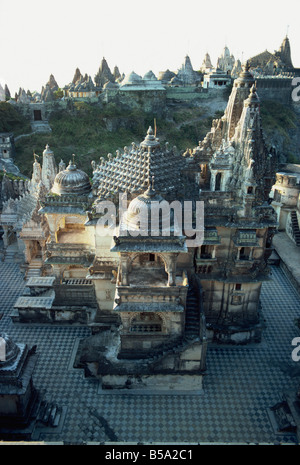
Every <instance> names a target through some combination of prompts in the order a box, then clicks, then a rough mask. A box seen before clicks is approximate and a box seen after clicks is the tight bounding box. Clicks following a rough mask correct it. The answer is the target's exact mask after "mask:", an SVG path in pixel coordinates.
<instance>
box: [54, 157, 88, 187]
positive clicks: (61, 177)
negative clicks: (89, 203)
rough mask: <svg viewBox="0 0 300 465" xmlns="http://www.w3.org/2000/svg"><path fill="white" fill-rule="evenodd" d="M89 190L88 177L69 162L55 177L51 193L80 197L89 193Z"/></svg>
mask: <svg viewBox="0 0 300 465" xmlns="http://www.w3.org/2000/svg"><path fill="white" fill-rule="evenodd" d="M90 190H91V183H90V180H89V177H88V175H87V174H86V173H85V172H84V171H81V170H79V169H77V166H76V165H75V164H74V163H72V162H71V161H70V163H69V165H68V166H67V168H66V169H65V170H63V171H60V172H59V173H58V174H57V175H56V177H55V180H54V185H53V188H52V189H51V192H52V193H54V194H58V195H63V194H68V195H70V194H73V195H82V194H87V193H89V192H90Z"/></svg>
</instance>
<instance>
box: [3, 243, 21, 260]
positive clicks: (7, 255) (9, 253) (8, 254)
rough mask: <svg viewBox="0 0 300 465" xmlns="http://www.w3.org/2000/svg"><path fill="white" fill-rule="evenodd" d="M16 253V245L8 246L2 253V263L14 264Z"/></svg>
mask: <svg viewBox="0 0 300 465" xmlns="http://www.w3.org/2000/svg"><path fill="white" fill-rule="evenodd" d="M17 253H18V246H17V245H16V244H12V245H9V246H8V247H7V248H6V250H5V251H4V263H15V261H16V256H17Z"/></svg>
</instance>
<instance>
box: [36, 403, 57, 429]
mask: <svg viewBox="0 0 300 465" xmlns="http://www.w3.org/2000/svg"><path fill="white" fill-rule="evenodd" d="M61 414H62V410H61V408H59V407H58V406H57V405H56V404H54V403H52V402H47V401H42V402H41V405H40V409H39V412H38V417H37V421H39V422H40V423H43V425H45V426H52V427H57V426H58V425H59V421H60V418H61Z"/></svg>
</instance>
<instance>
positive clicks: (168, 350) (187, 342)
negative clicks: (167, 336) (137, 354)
mask: <svg viewBox="0 0 300 465" xmlns="http://www.w3.org/2000/svg"><path fill="white" fill-rule="evenodd" d="M197 341H199V337H198V338H189V339H185V338H184V339H180V340H179V341H178V342H177V344H176V345H175V344H174V342H173V343H172V342H170V343H167V344H164V345H163V346H162V347H160V348H159V349H158V350H157V351H155V352H154V353H153V354H152V356H151V357H150V358H147V359H146V360H145V362H144V363H143V364H142V365H143V366H144V367H147V369H149V370H151V369H155V367H156V366H157V365H159V364H160V363H161V362H162V360H163V359H164V358H165V357H168V356H169V355H176V354H180V353H182V352H183V351H184V350H185V349H187V348H188V347H189V346H192V345H193V344H194V343H195V342H197Z"/></svg>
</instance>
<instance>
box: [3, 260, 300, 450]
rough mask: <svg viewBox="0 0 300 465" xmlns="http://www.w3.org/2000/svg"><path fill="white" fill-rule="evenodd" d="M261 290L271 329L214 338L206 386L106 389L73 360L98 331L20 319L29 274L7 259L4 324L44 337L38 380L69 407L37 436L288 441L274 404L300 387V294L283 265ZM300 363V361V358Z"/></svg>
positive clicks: (36, 340)
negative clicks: (181, 390) (256, 336)
mask: <svg viewBox="0 0 300 465" xmlns="http://www.w3.org/2000/svg"><path fill="white" fill-rule="evenodd" d="M272 278H273V280H272V281H270V282H267V283H264V284H263V291H262V296H261V301H262V306H263V316H264V318H265V320H266V330H265V331H264V335H263V341H262V342H261V343H260V344H253V345H251V346H243V347H224V346H218V347H216V346H209V348H208V356H207V374H206V377H205V379H204V390H203V392H201V393H200V394H197V393H191V394H189V393H188V394H178V393H176V394H153V393H152V394H136V395H135V394H132V393H131V394H130V393H124V392H122V393H120V392H119V393H114V392H111V391H109V392H105V393H101V389H99V386H98V382H97V381H95V380H87V379H85V378H84V376H83V372H82V370H78V369H73V368H72V360H73V357H74V353H75V349H76V344H77V343H78V340H79V339H80V338H84V337H86V336H88V335H90V332H89V329H88V328H86V327H79V326H70V327H67V326H60V327H58V326H29V325H21V324H13V323H12V321H11V320H10V317H9V315H8V314H9V312H10V310H11V309H12V307H13V305H14V303H15V301H16V299H17V297H18V296H19V295H20V293H21V292H22V290H23V288H24V286H25V281H24V280H23V276H22V275H21V273H20V272H19V267H18V265H17V264H14V263H7V262H4V263H3V262H1V263H0V302H1V304H0V305H1V310H0V312H3V317H2V319H1V320H0V328H1V329H2V330H4V331H5V332H7V333H8V334H9V335H10V336H11V337H12V338H13V340H14V341H15V342H20V343H27V344H28V345H29V346H30V347H31V346H32V345H35V344H37V346H38V353H39V359H38V363H37V366H36V369H35V372H34V384H35V386H36V388H37V389H39V390H46V394H45V396H46V398H47V399H48V400H52V401H55V402H56V403H57V404H58V405H59V406H61V407H64V410H65V417H64V421H63V424H62V427H61V428H59V429H55V428H53V429H52V430H51V432H49V430H48V431H44V432H42V430H40V432H39V431H38V430H37V432H36V436H35V438H34V439H35V440H40V441H47V442H57V441H59V442H64V443H66V444H68V443H71V444H83V443H85V442H106V443H109V442H125V443H126V442H134V443H136V442H144V443H154V442H156V443H160V444H161V443H166V444H174V443H176V442H177V443H178V442H179V443H188V444H192V443H199V442H200V443H249V442H250V443H253V442H254V443H271V444H274V443H275V444H278V443H285V444H293V443H295V442H296V438H295V436H294V435H289V434H285V435H281V434H276V432H275V431H274V429H273V426H272V423H271V421H270V418H269V414H268V409H269V408H270V407H271V406H273V405H274V404H276V403H277V402H278V401H280V400H281V398H282V397H281V396H282V393H283V392H284V391H286V390H290V389H292V390H296V388H297V386H298V384H299V381H300V379H299V376H292V374H293V370H294V369H295V368H296V366H297V367H298V365H297V362H293V360H292V358H291V352H292V349H293V347H292V345H291V341H292V339H293V338H294V337H297V336H299V334H298V333H297V330H296V328H295V326H294V324H293V320H294V319H295V318H296V317H299V316H300V298H299V296H298V294H297V293H296V292H295V290H294V288H293V287H292V286H291V284H290V283H289V281H288V280H287V278H286V277H285V275H284V274H283V272H282V271H281V270H280V269H279V268H276V267H273V269H272ZM298 363H299V366H300V362H298Z"/></svg>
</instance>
